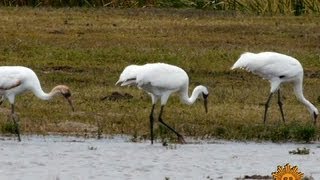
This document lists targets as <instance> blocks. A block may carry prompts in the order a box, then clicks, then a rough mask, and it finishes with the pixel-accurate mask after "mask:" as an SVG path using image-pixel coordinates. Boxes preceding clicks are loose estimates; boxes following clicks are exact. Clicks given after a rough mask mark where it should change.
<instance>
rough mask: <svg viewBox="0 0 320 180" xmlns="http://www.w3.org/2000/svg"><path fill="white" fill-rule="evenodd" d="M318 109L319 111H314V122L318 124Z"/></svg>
mask: <svg viewBox="0 0 320 180" xmlns="http://www.w3.org/2000/svg"><path fill="white" fill-rule="evenodd" d="M318 114H319V112H318V110H317V111H313V114H312V115H313V123H314V124H316V123H317V117H318Z"/></svg>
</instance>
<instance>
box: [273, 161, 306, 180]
mask: <svg viewBox="0 0 320 180" xmlns="http://www.w3.org/2000/svg"><path fill="white" fill-rule="evenodd" d="M272 176H273V179H274V180H301V179H302V177H303V173H301V172H299V171H298V167H297V166H293V167H291V166H290V164H286V165H285V166H283V167H282V166H278V167H277V172H273V173H272Z"/></svg>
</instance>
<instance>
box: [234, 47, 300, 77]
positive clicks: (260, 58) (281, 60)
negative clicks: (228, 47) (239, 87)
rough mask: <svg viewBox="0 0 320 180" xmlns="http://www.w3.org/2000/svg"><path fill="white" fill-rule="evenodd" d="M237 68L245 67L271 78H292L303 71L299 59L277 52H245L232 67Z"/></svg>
mask: <svg viewBox="0 0 320 180" xmlns="http://www.w3.org/2000/svg"><path fill="white" fill-rule="evenodd" d="M236 68H240V69H245V70H247V71H250V72H252V73H254V74H258V75H259V76H261V77H262V78H265V79H269V80H270V79H272V78H274V77H278V78H292V77H294V76H296V75H298V74H301V73H303V69H302V66H301V64H300V63H299V61H298V60H296V59H295V58H293V57H290V56H287V55H284V54H279V53H275V52H262V53H258V54H254V53H244V54H242V55H241V56H240V58H239V59H238V60H237V61H236V63H235V64H234V65H233V66H232V68H231V69H236Z"/></svg>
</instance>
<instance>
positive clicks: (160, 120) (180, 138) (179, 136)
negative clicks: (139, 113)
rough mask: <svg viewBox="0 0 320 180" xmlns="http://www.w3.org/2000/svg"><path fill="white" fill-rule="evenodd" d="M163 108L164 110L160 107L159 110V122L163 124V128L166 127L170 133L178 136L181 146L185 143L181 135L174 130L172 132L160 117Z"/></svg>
mask: <svg viewBox="0 0 320 180" xmlns="http://www.w3.org/2000/svg"><path fill="white" fill-rule="evenodd" d="M163 108H164V106H161V110H160V114H159V122H160V123H161V124H163V125H164V126H166V127H167V128H168V129H170V130H171V131H172V132H174V133H175V134H176V135H177V136H178V140H179V142H180V143H182V144H184V143H186V141H185V140H184V138H183V136H182V135H181V134H179V133H178V132H177V131H176V130H174V129H173V128H172V127H170V126H169V125H168V124H166V123H165V122H164V121H163V120H162V118H161V116H162V112H163Z"/></svg>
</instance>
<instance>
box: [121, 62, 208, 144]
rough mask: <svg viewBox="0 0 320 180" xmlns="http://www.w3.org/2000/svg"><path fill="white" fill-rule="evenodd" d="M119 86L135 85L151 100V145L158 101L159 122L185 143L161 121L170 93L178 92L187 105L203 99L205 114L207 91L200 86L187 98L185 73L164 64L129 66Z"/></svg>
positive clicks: (187, 86) (187, 80) (187, 82)
mask: <svg viewBox="0 0 320 180" xmlns="http://www.w3.org/2000/svg"><path fill="white" fill-rule="evenodd" d="M119 83H120V84H121V86H125V85H136V86H137V87H138V88H140V89H143V90H144V91H146V92H147V93H148V94H149V95H150V96H151V99H152V108H151V113H150V116H149V118H150V134H151V144H153V123H154V118H153V111H154V108H155V104H156V103H157V101H158V100H159V99H160V101H161V109H160V114H159V118H158V120H159V122H160V123H161V124H163V125H164V126H166V127H167V128H168V129H170V130H171V131H173V132H174V133H175V134H176V135H177V136H178V140H179V141H180V142H181V143H185V140H184V138H183V137H182V135H180V134H179V133H178V132H177V131H176V130H174V129H173V128H172V127H170V126H169V125H168V124H166V123H165V122H164V121H163V119H162V117H161V116H162V113H163V108H164V106H165V105H166V103H167V101H168V98H169V96H170V95H171V93H174V92H179V94H180V99H181V100H182V101H183V102H184V103H186V104H188V105H191V104H193V103H194V102H195V101H196V99H197V98H198V96H199V95H202V96H203V98H204V107H205V111H206V112H207V111H208V109H207V97H208V95H209V92H208V89H207V88H206V87H204V86H202V85H200V86H197V87H195V88H194V90H193V92H192V95H191V97H190V98H189V96H188V88H189V77H188V75H187V73H186V72H185V71H184V70H183V69H181V68H179V67H177V66H173V65H169V64H164V63H153V64H145V65H141V66H139V65H130V66H127V67H126V68H125V69H124V70H123V72H122V73H121V75H120V78H119V80H118V81H117V83H116V85H117V84H119Z"/></svg>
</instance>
